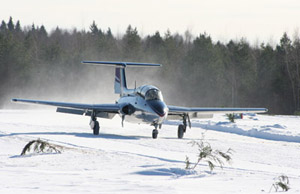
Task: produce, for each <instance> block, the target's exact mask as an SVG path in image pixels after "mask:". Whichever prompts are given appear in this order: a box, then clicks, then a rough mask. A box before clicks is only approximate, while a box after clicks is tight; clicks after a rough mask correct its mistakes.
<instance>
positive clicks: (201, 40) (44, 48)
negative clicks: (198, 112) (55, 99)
mask: <svg viewBox="0 0 300 194" xmlns="http://www.w3.org/2000/svg"><path fill="white" fill-rule="evenodd" d="M85 59H87V60H112V61H136V62H153V63H161V64H163V67H162V68H160V69H159V70H156V72H155V73H154V74H153V72H152V73H149V72H148V71H149V70H145V69H143V70H141V69H138V68H136V69H130V71H131V75H134V74H135V76H136V77H137V78H138V80H143V79H144V80H147V82H151V83H152V84H154V85H157V86H158V87H159V88H161V89H162V91H163V92H164V93H165V96H164V97H165V100H166V101H167V102H168V103H169V104H176V105H186V106H204V107H205V106H221V107H231V106H234V107H266V108H268V109H269V111H270V113H274V114H294V113H295V112H297V111H299V110H300V70H299V64H300V39H299V37H295V38H293V40H291V39H290V38H289V37H288V35H287V34H286V33H284V34H283V36H282V38H281V40H280V43H279V44H278V45H276V46H275V47H272V46H270V45H268V44H261V45H260V46H259V47H253V46H250V45H249V43H248V42H247V41H246V40H245V39H241V40H238V41H233V40H231V41H229V42H228V43H221V42H213V41H212V39H211V37H210V36H209V35H207V34H200V35H199V36H197V37H195V38H193V37H192V35H191V34H190V33H189V32H188V31H187V32H186V33H185V34H184V35H180V34H172V33H171V32H170V31H167V32H166V33H165V34H164V35H161V34H160V33H159V32H156V33H155V34H153V35H148V36H146V37H141V36H140V35H139V33H138V31H137V29H136V28H133V27H131V26H130V25H129V26H128V28H127V30H126V32H125V34H124V35H123V36H119V37H116V36H114V35H113V34H112V32H111V30H110V29H108V30H103V29H101V28H99V27H98V26H97V24H96V23H95V22H93V23H92V24H91V26H90V30H89V31H78V30H76V29H73V30H72V31H67V30H62V29H60V28H59V27H57V28H56V29H55V30H53V31H52V32H50V33H49V32H47V31H46V29H45V27H44V26H40V27H39V26H35V25H32V26H31V27H22V26H21V25H20V22H19V21H17V22H16V23H14V21H13V19H12V18H10V19H9V21H8V22H5V21H2V23H1V24H0V91H1V93H0V105H1V104H2V105H4V104H5V103H7V101H8V100H9V98H11V97H31V96H32V95H31V94H33V93H34V94H35V95H36V96H43V95H44V96H47V95H48V94H49V92H53V91H55V92H57V93H60V94H62V95H63V96H65V97H66V99H70V98H72V97H76V96H79V95H84V94H86V93H87V91H89V92H90V91H95V93H96V94H97V95H98V96H99V97H100V98H101V95H103V94H98V93H97V89H98V88H99V87H100V88H101V87H109V86H104V85H101V83H99V82H97V81H95V79H97V78H99V77H101V78H103V77H104V78H105V79H112V80H113V75H111V73H107V72H106V70H103V69H102V68H100V69H101V70H99V68H98V69H90V68H85V67H83V66H82V65H81V64H80V61H82V60H85ZM91 71H93V72H92V73H91ZM141 71H142V73H141ZM87 72H89V73H87ZM129 75H130V73H129ZM74 86H80V87H79V88H78V87H77V88H76V87H74ZM112 87H113V86H111V87H110V88H112ZM44 99H45V98H44ZM74 99H76V98H74ZM98 101H99V103H100V102H101V99H99V100H98Z"/></svg>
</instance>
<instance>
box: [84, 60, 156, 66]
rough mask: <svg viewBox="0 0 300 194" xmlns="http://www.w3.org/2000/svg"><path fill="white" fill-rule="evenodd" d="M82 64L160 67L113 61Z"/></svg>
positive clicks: (151, 64)
mask: <svg viewBox="0 0 300 194" xmlns="http://www.w3.org/2000/svg"><path fill="white" fill-rule="evenodd" d="M81 63H83V64H91V65H106V66H117V67H127V66H134V67H160V66H161V64H155V63H135V62H114V61H82V62H81Z"/></svg>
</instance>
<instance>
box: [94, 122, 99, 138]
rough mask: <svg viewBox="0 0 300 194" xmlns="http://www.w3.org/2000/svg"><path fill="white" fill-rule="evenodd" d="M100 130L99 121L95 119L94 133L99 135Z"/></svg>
mask: <svg viewBox="0 0 300 194" xmlns="http://www.w3.org/2000/svg"><path fill="white" fill-rule="evenodd" d="M99 130H100V126H99V122H98V121H95V125H94V127H93V133H94V135H99Z"/></svg>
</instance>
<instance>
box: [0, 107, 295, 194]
mask: <svg viewBox="0 0 300 194" xmlns="http://www.w3.org/2000/svg"><path fill="white" fill-rule="evenodd" d="M99 121H100V126H101V129H100V135H99V136H94V135H93V134H92V131H91V130H90V129H89V125H88V123H89V117H84V116H76V115H66V114H61V113H55V111H53V110H46V111H41V110H34V111H28V110H26V111H25V110H1V111H0V193H1V194H2V193H5V194H10V193H31V194H33V193H268V192H269V190H270V188H271V185H272V184H273V183H274V182H275V180H274V178H276V177H278V176H279V175H281V174H285V175H287V176H288V177H289V178H290V183H291V185H290V186H291V190H289V191H288V193H299V192H300V162H299V161H300V154H299V153H300V144H299V143H300V141H298V138H299V137H300V126H298V125H299V123H300V122H299V121H300V117H296V116H267V115H256V116H255V115H246V116H245V119H243V120H236V123H229V122H228V121H227V120H226V117H225V116H224V115H215V117H214V118H213V119H210V120H193V121H192V126H193V127H192V129H187V133H186V134H185V137H184V139H177V125H178V123H179V122H177V121H168V122H166V124H165V125H163V128H162V129H161V130H160V131H159V136H158V139H156V140H153V139H152V138H151V132H152V127H151V126H148V125H137V124H130V123H126V122H125V126H124V128H122V127H121V119H120V118H114V119H113V120H106V119H100V120H99ZM203 133H204V136H205V140H206V141H207V142H209V143H210V144H211V145H212V147H213V148H214V149H219V150H222V151H226V150H227V149H228V148H232V149H233V150H234V153H233V156H232V158H233V163H232V164H231V165H229V164H226V163H225V166H224V169H223V170H222V169H220V168H216V169H215V170H214V171H213V172H212V173H211V172H209V168H208V166H207V164H206V163H201V165H200V166H199V167H198V168H196V169H195V171H192V170H185V169H184V168H185V162H184V161H185V157H186V156H188V157H189V158H190V160H191V161H192V162H193V161H196V155H197V147H192V146H191V144H189V142H191V141H197V140H199V139H200V138H201V137H202V134H203ZM38 138H40V139H42V140H46V141H48V142H49V143H53V144H58V145H60V146H63V147H64V149H63V150H62V153H61V154H39V155H28V156H22V157H21V156H19V155H20V153H21V151H22V149H23V147H24V146H25V145H26V144H27V143H28V142H29V141H31V140H34V139H38ZM272 192H274V189H273V190H272Z"/></svg>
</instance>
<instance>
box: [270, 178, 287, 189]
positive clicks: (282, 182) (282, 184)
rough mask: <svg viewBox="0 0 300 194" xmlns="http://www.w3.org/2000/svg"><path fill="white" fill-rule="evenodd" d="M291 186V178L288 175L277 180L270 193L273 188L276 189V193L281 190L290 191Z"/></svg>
mask: <svg viewBox="0 0 300 194" xmlns="http://www.w3.org/2000/svg"><path fill="white" fill-rule="evenodd" d="M289 184H290V181H289V177H288V176H286V175H281V176H279V177H277V178H276V182H275V183H273V185H272V186H271V189H270V192H271V190H272V188H274V189H275V191H276V192H277V191H278V190H279V189H280V188H281V189H282V191H288V190H289V189H290V187H289Z"/></svg>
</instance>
